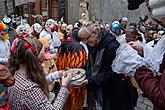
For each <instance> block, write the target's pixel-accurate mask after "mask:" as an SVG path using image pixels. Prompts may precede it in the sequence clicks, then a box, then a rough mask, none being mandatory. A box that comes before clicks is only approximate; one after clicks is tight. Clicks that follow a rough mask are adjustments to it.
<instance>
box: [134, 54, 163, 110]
mask: <svg viewBox="0 0 165 110" xmlns="http://www.w3.org/2000/svg"><path fill="white" fill-rule="evenodd" d="M160 72H161V73H162V75H161V76H160V77H155V76H154V75H153V72H152V71H151V70H150V69H147V68H146V67H141V68H139V69H138V70H137V71H136V73H135V79H136V81H137V83H138V85H139V86H140V88H141V89H142V90H143V92H144V94H145V95H146V96H147V97H148V98H149V99H150V100H151V102H152V103H153V104H154V108H155V109H154V110H165V55H164V59H163V63H162V64H161V66H160Z"/></svg>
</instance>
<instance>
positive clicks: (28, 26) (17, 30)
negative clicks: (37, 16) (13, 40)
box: [16, 23, 32, 35]
mask: <svg viewBox="0 0 165 110" xmlns="http://www.w3.org/2000/svg"><path fill="white" fill-rule="evenodd" d="M22 28H25V29H26V30H27V32H28V34H29V35H30V34H31V33H32V29H31V27H30V25H29V24H27V23H26V24H24V25H19V26H17V28H16V33H17V34H20V30H21V29H22Z"/></svg>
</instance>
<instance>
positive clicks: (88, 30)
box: [78, 22, 137, 110]
mask: <svg viewBox="0 0 165 110" xmlns="http://www.w3.org/2000/svg"><path fill="white" fill-rule="evenodd" d="M78 35H79V37H80V38H81V39H82V40H83V41H84V42H86V43H87V44H88V45H89V46H90V47H93V48H94V52H93V65H92V68H91V75H88V86H87V89H88V94H90V95H88V99H89V98H92V95H93V97H94V96H95V95H96V92H97V91H98V90H99V91H100V88H101V91H102V93H101V95H100V96H102V98H103V106H102V108H103V110H133V108H134V106H135V105H136V101H137V91H136V89H135V88H133V86H132V85H131V82H130V79H129V78H128V77H126V76H124V75H118V74H116V73H114V72H113V71H112V68H111V64H112V62H113V60H114V59H115V57H116V50H117V49H118V47H119V45H120V44H119V43H118V42H117V40H116V38H115V36H114V35H112V34H111V33H109V32H108V31H106V30H104V29H99V28H97V27H95V26H94V25H93V23H91V22H87V23H85V24H84V25H83V27H82V28H81V29H80V30H79V33H78ZM89 53H91V52H89ZM88 57H89V58H88V59H90V55H88ZM87 74H89V73H88V71H87ZM99 93H100V92H99ZM100 98H101V97H100ZM91 104H92V105H91ZM88 109H89V110H93V103H91V102H90V101H89V100H88Z"/></svg>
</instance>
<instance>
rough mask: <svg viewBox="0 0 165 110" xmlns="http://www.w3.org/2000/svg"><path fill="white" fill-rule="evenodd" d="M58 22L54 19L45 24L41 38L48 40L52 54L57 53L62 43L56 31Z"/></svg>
mask: <svg viewBox="0 0 165 110" xmlns="http://www.w3.org/2000/svg"><path fill="white" fill-rule="evenodd" d="M55 25H56V22H55V21H54V20H53V19H48V20H47V21H46V24H45V30H43V31H42V32H41V33H40V36H39V38H47V39H48V41H49V43H50V52H51V53H57V48H58V47H59V46H60V44H61V41H60V38H59V36H58V33H57V32H56V31H54V26H55Z"/></svg>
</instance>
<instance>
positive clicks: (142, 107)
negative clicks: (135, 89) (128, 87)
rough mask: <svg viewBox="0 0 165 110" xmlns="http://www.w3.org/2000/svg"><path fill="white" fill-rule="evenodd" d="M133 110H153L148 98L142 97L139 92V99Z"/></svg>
mask: <svg viewBox="0 0 165 110" xmlns="http://www.w3.org/2000/svg"><path fill="white" fill-rule="evenodd" d="M135 110H153V105H152V103H151V102H150V101H149V100H148V98H145V97H143V96H142V92H139V98H138V102H137V107H136V108H135Z"/></svg>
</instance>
